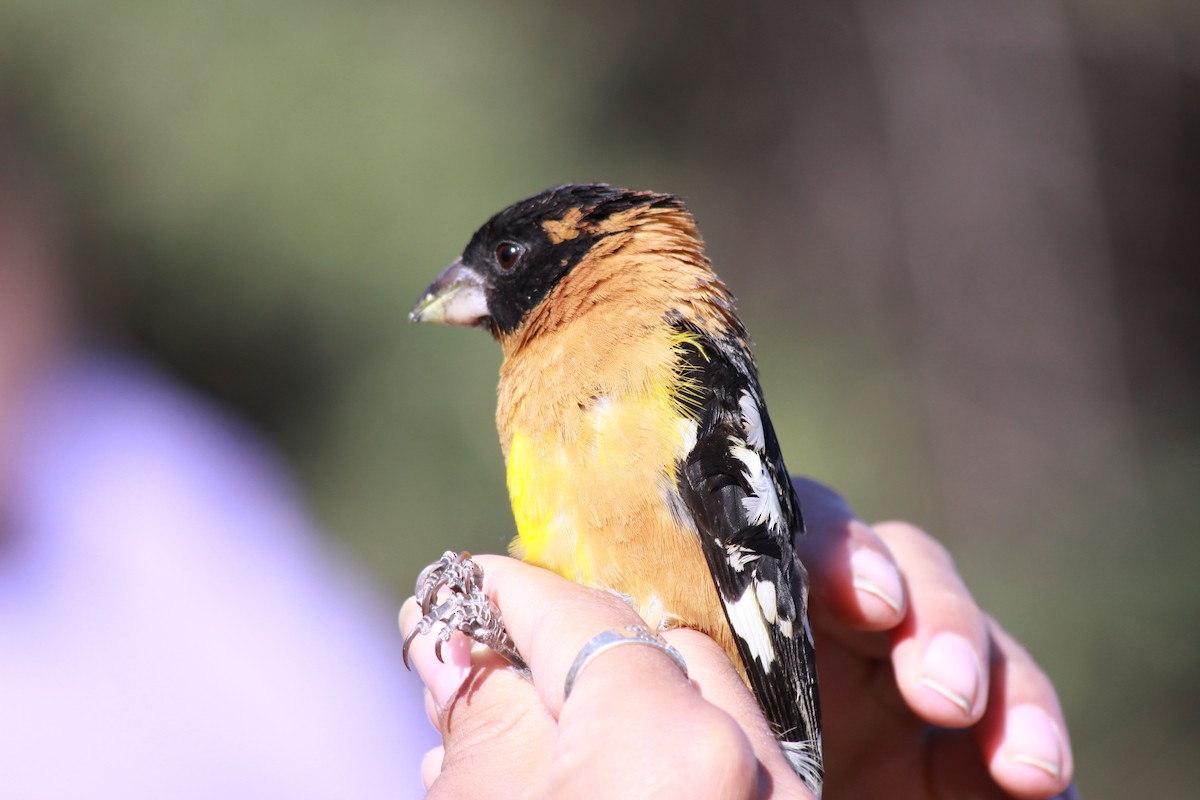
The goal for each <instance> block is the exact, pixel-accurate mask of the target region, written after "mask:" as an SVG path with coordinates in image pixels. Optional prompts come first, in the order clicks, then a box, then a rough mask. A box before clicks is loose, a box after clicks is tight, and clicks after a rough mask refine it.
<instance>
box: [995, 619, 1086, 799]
mask: <svg viewBox="0 0 1200 800" xmlns="http://www.w3.org/2000/svg"><path fill="white" fill-rule="evenodd" d="M991 632H992V642H993V656H992V665H991V671H992V687H993V688H992V692H991V697H989V699H988V708H987V712H986V713H985V714H984V717H983V719H982V720H981V721H980V724H979V725H978V726H977V727H976V729H975V733H976V738H977V739H978V741H979V746H980V748H981V750H982V751H983V753H984V756H985V757H986V758H987V759H988V767H989V769H990V771H991V774H992V776H993V777H994V778H995V779H996V781H997V783H999V784H1000V785H1001V786H1004V787H1005V788H1006V789H1008V790H1009V792H1011V793H1012V794H1014V795H1015V796H1017V797H1022V798H1024V797H1030V798H1043V797H1050V796H1052V795H1054V794H1057V793H1058V792H1061V791H1063V790H1064V789H1065V788H1066V786H1067V784H1068V783H1070V781H1071V777H1072V775H1073V773H1074V769H1075V762H1074V756H1073V754H1072V752H1071V743H1070V739H1069V737H1068V736H1067V733H1066V731H1067V724H1066V720H1065V719H1064V717H1063V713H1062V708H1061V706H1060V705H1059V703H1058V696H1057V694H1056V693H1055V691H1054V685H1053V684H1052V683H1051V682H1050V679H1049V677H1047V676H1046V674H1045V673H1044V672H1042V670H1041V669H1040V668H1039V667H1038V666H1037V664H1036V663H1035V662H1034V660H1033V658H1032V657H1031V656H1030V655H1029V653H1028V652H1027V651H1026V650H1025V648H1023V647H1022V646H1021V645H1020V644H1018V643H1017V641H1016V640H1015V639H1013V638H1012V637H1011V636H1010V635H1009V634H1008V633H1007V632H1006V631H1005V630H1004V629H1003V628H1001V627H1000V625H999V624H997V623H996V622H995V621H994V620H992V621H991Z"/></svg>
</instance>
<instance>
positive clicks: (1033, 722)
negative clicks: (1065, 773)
mask: <svg viewBox="0 0 1200 800" xmlns="http://www.w3.org/2000/svg"><path fill="white" fill-rule="evenodd" d="M1004 751H1005V753H1006V755H1007V756H1008V760H1009V761H1015V762H1017V763H1018V764H1027V765H1029V766H1031V767H1035V768H1037V769H1040V770H1041V771H1042V772H1045V773H1046V774H1047V775H1049V776H1050V777H1051V778H1054V779H1055V780H1058V779H1059V778H1060V777H1061V776H1062V744H1061V739H1060V738H1059V735H1058V726H1057V725H1055V724H1054V721H1053V720H1052V719H1050V715H1049V714H1047V713H1046V712H1045V711H1043V710H1042V709H1040V708H1038V707H1037V706H1034V705H1023V706H1016V707H1015V708H1010V709H1009V710H1008V716H1007V721H1006V723H1005V726H1004Z"/></svg>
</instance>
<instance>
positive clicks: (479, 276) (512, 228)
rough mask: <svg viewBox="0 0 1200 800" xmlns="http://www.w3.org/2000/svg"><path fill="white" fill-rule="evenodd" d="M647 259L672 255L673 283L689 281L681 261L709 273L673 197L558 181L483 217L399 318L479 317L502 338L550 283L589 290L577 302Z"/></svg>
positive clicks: (470, 321) (522, 321)
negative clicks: (678, 266)
mask: <svg viewBox="0 0 1200 800" xmlns="http://www.w3.org/2000/svg"><path fill="white" fill-rule="evenodd" d="M655 259H657V260H658V261H664V262H665V261H669V260H672V259H673V260H674V261H676V262H679V264H682V265H683V267H684V268H683V269H680V270H675V271H677V272H680V273H681V274H680V275H679V276H678V277H677V278H671V280H678V281H679V282H680V284H681V285H688V286H694V285H696V284H697V281H696V276H694V275H693V276H687V275H685V274H682V273H685V272H687V271H688V270H689V269H690V270H693V271H697V272H698V273H701V274H703V275H707V276H711V275H712V273H711V271H710V270H709V268H708V261H707V259H705V257H704V254H703V245H702V244H701V241H700V236H699V234H698V233H697V231H696V228H695V224H694V223H693V221H692V217H691V215H690V214H688V212H687V211H686V210H685V209H684V207H683V203H682V202H681V201H680V200H679V199H678V198H676V197H674V196H672V195H666V194H655V193H653V192H643V191H630V190H628V189H617V188H613V187H611V186H607V185H605V184H567V185H564V186H558V187H555V188H553V189H547V190H546V191H544V192H542V193H541V194H537V195H534V196H533V197H530V198H527V199H525V200H521V201H519V202H517V203H514V204H512V205H511V206H509V207H508V208H505V209H504V210H503V211H501V212H499V213H498V214H496V215H495V216H493V217H492V218H491V219H489V220H488V221H487V222H486V223H484V225H483V227H481V228H480V229H479V230H477V231H476V232H475V235H474V236H472V237H471V241H470V242H469V243H468V244H467V247H466V249H465V250H463V253H462V255H461V256H459V257H458V258H457V259H455V260H454V262H453V263H452V264H450V266H449V267H447V268H446V269H445V270H443V271H442V273H441V274H440V275H439V276H438V277H437V279H436V280H434V282H433V283H431V284H430V285H429V287H428V288H427V289H426V290H425V293H424V294H423V295H422V296H421V299H420V300H419V301H418V302H417V304H416V306H415V307H414V308H413V310H412V313H411V314H410V315H409V320H410V321H412V322H441V323H444V324H449V325H462V326H474V327H482V328H486V329H488V330H489V331H491V333H492V335H493V336H495V337H496V338H498V339H501V340H504V339H508V338H511V337H512V336H513V335H514V334H516V333H518V332H519V331H521V330H522V328H523V327H525V326H526V324H527V322H528V321H529V320H530V317H531V315H533V312H534V311H535V310H536V309H538V308H539V306H541V305H542V304H543V301H544V300H546V298H547V296H548V295H550V294H551V293H552V292H554V290H555V289H556V288H559V287H560V286H562V287H563V288H564V289H565V287H566V284H574V285H575V292H574V294H575V295H576V296H578V297H579V298H585V297H587V298H589V299H588V300H587V301H586V302H583V303H581V305H587V304H594V303H595V302H596V300H597V297H596V295H597V290H598V288H599V287H600V286H601V284H604V285H605V286H608V287H609V288H613V284H619V283H621V280H620V279H618V280H613V277H614V276H615V275H625V276H628V275H630V274H633V273H641V272H645V269H644V265H646V264H648V263H652V262H654V261H655ZM666 269H667V272H668V273H669V272H671V270H674V269H675V267H673V266H671V265H669V264H668V265H667V267H666ZM583 275H587V276H588V277H586V278H585V277H583ZM568 277H570V279H569V280H567V279H568ZM642 279H643V280H644V278H642ZM712 280H713V281H716V279H715V277H713V278H712ZM716 283H717V285H718V286H719V285H720V284H719V282H716ZM723 289H724V287H721V290H722V291H723ZM560 293H561V292H560Z"/></svg>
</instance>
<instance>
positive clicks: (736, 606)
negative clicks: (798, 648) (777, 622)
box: [725, 584, 775, 673]
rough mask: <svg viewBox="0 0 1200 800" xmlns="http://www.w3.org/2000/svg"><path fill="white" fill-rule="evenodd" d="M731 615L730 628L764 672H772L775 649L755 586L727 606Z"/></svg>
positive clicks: (752, 585) (747, 589)
mask: <svg viewBox="0 0 1200 800" xmlns="http://www.w3.org/2000/svg"><path fill="white" fill-rule="evenodd" d="M725 610H726V612H727V613H728V614H729V627H730V628H732V629H733V633H734V635H736V636H737V637H738V638H739V639H741V640H742V641H743V642H745V643H746V646H747V647H749V648H750V654H751V655H753V656H754V657H755V658H757V659H758V660H759V661H760V662H762V668H763V672H768V673H769V672H770V671H771V667H772V666H773V665H774V663H775V648H774V647H773V646H772V645H771V634H770V632H769V631H768V630H767V623H766V621H765V620H764V619H763V611H762V607H761V606H760V605H759V603H758V594H757V592H755V589H754V584H751V585H749V586H747V587H746V591H744V592H742V596H741V597H739V598H738V599H737V600H734V601H733V602H731V603H728V604H727V605H726V606H725Z"/></svg>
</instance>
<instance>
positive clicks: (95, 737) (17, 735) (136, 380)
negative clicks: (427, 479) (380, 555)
mask: <svg viewBox="0 0 1200 800" xmlns="http://www.w3.org/2000/svg"><path fill="white" fill-rule="evenodd" d="M16 464H17V469H16V473H15V475H14V482H13V483H12V484H11V486H10V487H8V488H9V490H10V491H9V492H8V497H7V498H6V500H7V502H6V504H5V505H4V507H5V508H6V512H7V518H6V520H5V526H4V527H3V528H0V795H2V796H4V797H11V798H43V799H46V800H51V799H57V798H118V797H119V798H123V799H128V798H176V799H178V798H206V799H208V798H289V799H292V800H295V799H306V798H314V799H315V798H356V799H359V800H361V799H362V798H377V797H378V798H383V797H387V798H403V797H415V796H420V794H421V793H422V790H421V781H420V760H421V756H422V755H423V752H424V751H425V750H426V749H427V748H429V747H432V746H434V745H435V744H437V743H438V739H437V737H436V734H435V733H434V731H433V730H432V728H431V727H430V725H429V724H428V722H427V721H426V719H425V714H424V711H423V707H422V700H421V695H420V689H419V685H418V682H417V681H416V679H415V678H412V677H410V676H409V675H408V673H407V672H405V670H404V668H403V667H402V666H401V661H400V648H399V645H400V636H399V633H398V631H397V629H396V625H395V622H394V613H393V611H392V610H391V609H390V608H388V606H387V604H386V603H383V602H381V599H380V598H378V597H373V596H371V594H370V592H369V591H367V590H365V589H364V587H363V584H362V582H361V581H360V580H359V577H358V576H357V575H356V574H354V573H353V572H352V571H351V570H349V569H347V567H346V565H345V564H343V563H342V562H341V561H340V560H339V559H338V557H337V556H336V554H334V553H331V552H330V550H329V549H328V545H327V544H326V543H325V542H323V541H322V540H321V539H320V537H319V536H318V535H317V533H316V531H315V530H314V524H313V522H312V521H311V519H310V518H309V516H308V515H307V513H306V512H305V510H304V506H303V503H302V502H301V501H300V499H299V498H298V496H297V495H296V493H295V491H294V490H293V488H292V486H291V485H290V484H289V483H288V481H287V479H286V478H285V476H284V472H283V470H282V469H281V468H280V466H279V465H278V464H277V463H275V462H274V461H273V460H272V458H271V457H270V456H269V455H268V453H267V451H266V450H265V449H264V448H263V447H262V446H261V445H260V444H259V443H258V442H257V441H256V439H255V438H254V437H253V436H252V435H250V434H249V433H248V431H246V430H244V429H243V428H241V427H239V426H238V425H237V424H234V423H232V422H231V421H230V420H228V419H227V418H225V417H224V416H222V415H221V414H220V413H218V412H217V411H216V410H215V409H213V408H211V407H208V406H206V405H205V404H204V403H203V402H200V401H198V400H197V399H195V398H193V397H190V396H188V395H187V394H185V393H183V392H181V391H180V390H178V389H176V388H174V387H172V386H171V385H170V384H169V383H168V382H167V381H165V380H164V379H162V378H161V377H159V376H157V375H155V374H153V373H152V372H151V371H150V370H148V369H147V368H145V367H143V366H140V365H138V364H136V363H134V362H132V361H130V360H127V359H123V358H119V357H116V356H110V355H97V354H89V355H81V356H75V357H73V358H72V359H70V360H68V361H67V362H66V363H63V364H61V365H60V366H59V367H57V368H56V369H54V370H52V371H51V373H50V374H49V375H47V376H46V377H45V379H44V380H43V381H42V382H41V384H40V385H39V386H38V387H37V389H36V390H35V391H34V393H33V395H32V397H31V401H30V403H29V405H28V410H27V413H26V414H25V416H24V418H23V421H22V422H21V423H20V424H19V433H18V437H17V459H16ZM400 524H401V523H399V522H398V526H399V525H400Z"/></svg>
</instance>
